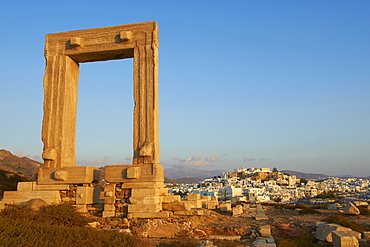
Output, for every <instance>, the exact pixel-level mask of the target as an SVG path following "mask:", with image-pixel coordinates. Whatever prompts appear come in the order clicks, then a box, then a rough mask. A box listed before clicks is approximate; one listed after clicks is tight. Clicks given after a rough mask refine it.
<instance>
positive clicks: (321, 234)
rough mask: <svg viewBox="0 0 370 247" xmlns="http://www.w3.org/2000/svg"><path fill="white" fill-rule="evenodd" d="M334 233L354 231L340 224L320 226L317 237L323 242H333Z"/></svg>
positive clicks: (316, 233)
mask: <svg viewBox="0 0 370 247" xmlns="http://www.w3.org/2000/svg"><path fill="white" fill-rule="evenodd" d="M334 231H346V232H348V231H352V230H351V228H347V227H344V226H341V225H338V224H319V225H318V226H317V229H316V232H315V237H316V238H317V239H319V240H321V241H328V242H330V243H331V242H332V241H333V237H332V232H334Z"/></svg>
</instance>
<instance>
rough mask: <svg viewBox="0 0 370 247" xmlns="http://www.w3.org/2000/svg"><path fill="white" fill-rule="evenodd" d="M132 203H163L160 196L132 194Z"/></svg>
mask: <svg viewBox="0 0 370 247" xmlns="http://www.w3.org/2000/svg"><path fill="white" fill-rule="evenodd" d="M130 203H132V204H159V203H162V197H160V196H131V197H130Z"/></svg>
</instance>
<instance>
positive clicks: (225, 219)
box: [97, 205, 370, 246]
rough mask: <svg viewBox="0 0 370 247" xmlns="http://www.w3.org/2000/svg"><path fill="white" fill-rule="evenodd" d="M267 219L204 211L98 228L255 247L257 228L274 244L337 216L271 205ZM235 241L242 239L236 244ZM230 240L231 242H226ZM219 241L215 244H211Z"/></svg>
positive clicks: (365, 220) (360, 219)
mask: <svg viewBox="0 0 370 247" xmlns="http://www.w3.org/2000/svg"><path fill="white" fill-rule="evenodd" d="M263 208H264V210H265V213H266V215H267V216H268V219H266V220H255V218H254V216H255V215H256V214H255V211H254V207H251V208H250V210H249V211H246V212H244V213H243V214H241V215H237V216H232V215H231V213H229V212H221V211H214V210H206V209H203V210H202V214H203V215H193V216H181V215H172V216H171V218H169V219H136V220H130V221H129V222H128V221H127V219H109V218H106V219H103V218H99V219H98V222H99V223H98V225H97V228H101V229H115V228H117V227H120V228H121V229H122V228H126V229H129V230H123V231H130V232H132V233H133V234H134V235H136V236H138V237H144V238H148V239H149V240H150V241H151V242H152V244H153V245H154V246H156V245H158V244H159V243H161V242H162V243H163V242H170V241H176V240H178V239H186V238H189V239H196V241H201V240H204V239H212V238H220V239H226V240H223V245H218V246H252V242H253V241H255V240H256V239H259V233H258V231H257V229H258V227H261V226H266V225H269V226H270V227H271V231H272V237H273V238H274V239H275V240H279V239H292V238H296V237H302V236H314V231H315V224H316V222H318V221H322V220H324V219H325V218H326V217H327V216H329V215H332V214H338V211H335V210H326V209H319V211H321V212H322V214H319V215H312V214H299V210H289V209H277V208H275V207H274V206H272V205H264V206H263ZM350 219H351V221H355V222H356V223H359V224H363V225H369V224H370V220H369V217H368V216H362V215H358V216H351V218H350ZM234 237H239V239H238V240H236V241H235V239H233V238H234ZM228 238H229V240H227V239H228ZM211 241H214V242H215V241H216V240H211Z"/></svg>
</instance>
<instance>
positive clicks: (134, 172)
mask: <svg viewBox="0 0 370 247" xmlns="http://www.w3.org/2000/svg"><path fill="white" fill-rule="evenodd" d="M126 176H127V178H139V177H140V167H137V166H131V167H129V168H127V171H126Z"/></svg>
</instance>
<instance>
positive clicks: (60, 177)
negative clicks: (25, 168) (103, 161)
mask: <svg viewBox="0 0 370 247" xmlns="http://www.w3.org/2000/svg"><path fill="white" fill-rule="evenodd" d="M99 179H100V170H99V169H98V168H96V167H90V166H71V167H58V168H51V167H42V168H40V170H39V175H38V178H37V184H47V185H49V184H51V185H52V184H89V183H91V182H93V181H94V180H95V181H99Z"/></svg>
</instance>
